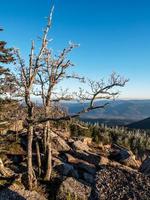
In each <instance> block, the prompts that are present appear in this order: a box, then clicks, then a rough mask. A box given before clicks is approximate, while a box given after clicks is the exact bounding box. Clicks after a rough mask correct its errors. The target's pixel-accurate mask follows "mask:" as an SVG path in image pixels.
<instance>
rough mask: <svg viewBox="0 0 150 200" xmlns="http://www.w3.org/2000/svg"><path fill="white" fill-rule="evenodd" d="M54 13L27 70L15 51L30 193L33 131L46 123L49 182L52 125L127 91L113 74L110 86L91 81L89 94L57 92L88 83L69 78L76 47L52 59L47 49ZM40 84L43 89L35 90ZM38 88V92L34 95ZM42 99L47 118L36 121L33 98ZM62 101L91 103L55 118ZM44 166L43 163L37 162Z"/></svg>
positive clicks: (75, 77) (74, 76)
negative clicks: (72, 83)
mask: <svg viewBox="0 0 150 200" xmlns="http://www.w3.org/2000/svg"><path fill="white" fill-rule="evenodd" d="M52 13H53V9H52V11H51V13H50V16H49V18H48V24H47V26H46V28H45V30H44V33H43V37H42V44H41V47H40V50H39V53H38V54H37V55H35V48H34V42H32V47H31V53H30V59H29V65H28V66H26V65H25V62H24V60H23V59H22V58H21V56H20V53H19V51H18V50H16V51H15V54H16V57H17V63H19V69H20V87H21V88H22V90H23V91H22V92H23V96H24V99H25V103H26V106H27V119H26V121H27V122H28V147H27V149H28V150H27V151H28V184H29V189H30V190H32V189H33V186H34V184H33V183H36V177H35V173H34V170H33V164H32V142H33V127H34V125H36V124H38V123H45V127H46V128H45V134H44V138H45V139H44V146H45V151H47V153H48V157H47V172H46V175H45V179H46V180H50V176H51V170H52V169H51V142H50V121H61V120H70V119H72V118H75V117H78V116H80V115H81V114H83V113H85V112H89V111H91V110H95V109H101V108H104V107H105V106H106V105H107V103H105V104H102V105H101V104H97V103H95V102H96V100H99V99H110V98H115V97H116V96H117V95H118V94H119V92H118V91H117V92H116V89H115V88H116V87H124V85H125V84H126V82H127V81H128V80H127V79H124V78H122V77H120V76H118V75H116V74H114V73H113V74H112V75H111V77H110V79H109V80H108V82H106V83H105V82H104V80H100V81H97V82H96V81H90V80H88V84H89V89H88V91H86V90H83V89H79V92H76V93H75V92H74V93H72V94H70V93H69V92H68V90H60V91H59V92H58V93H57V91H56V88H57V86H58V85H59V84H60V82H61V81H62V80H64V79H70V78H73V79H77V80H79V81H82V82H85V81H84V78H82V77H79V76H78V75H76V74H71V75H70V74H68V69H69V68H70V67H71V66H72V63H71V62H70V60H68V59H67V55H68V53H69V52H70V51H71V50H72V49H74V48H75V47H77V46H78V45H74V44H72V43H70V44H69V47H68V48H65V49H64V50H63V51H62V52H61V53H60V55H59V56H58V57H53V55H52V52H51V50H49V48H48V43H49V40H48V39H47V36H48V31H49V29H50V27H51V20H52ZM35 84H40V89H39V88H38V87H37V86H35ZM35 88H36V89H37V92H36V93H35ZM114 89H115V91H114ZM33 94H34V95H35V94H36V95H40V96H41V98H42V101H43V108H44V116H42V118H41V116H37V117H36V118H35V117H34V103H33V101H32V95H33ZM62 100H67V101H70V100H77V101H80V102H82V103H83V102H85V101H86V102H88V106H86V107H84V106H83V109H82V110H81V111H79V112H77V113H76V114H72V115H71V114H65V115H64V114H63V115H60V116H55V115H54V114H53V113H52V111H53V109H52V108H53V105H54V102H60V101H62ZM37 150H38V154H40V153H39V151H40V150H39V147H38V144H37ZM38 163H39V165H40V166H41V162H40V160H38Z"/></svg>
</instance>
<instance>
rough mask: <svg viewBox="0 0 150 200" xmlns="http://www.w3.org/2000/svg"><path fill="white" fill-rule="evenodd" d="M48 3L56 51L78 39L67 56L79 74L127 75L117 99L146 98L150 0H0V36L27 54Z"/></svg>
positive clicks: (149, 66) (149, 95)
mask: <svg viewBox="0 0 150 200" xmlns="http://www.w3.org/2000/svg"><path fill="white" fill-rule="evenodd" d="M52 4H54V5H55V12H54V17H53V26H52V30H51V32H50V38H53V42H52V44H51V45H52V48H54V49H55V51H57V50H58V51H59V50H61V49H62V48H63V47H64V46H66V45H67V42H68V41H69V40H71V41H75V42H77V43H80V45H81V46H80V48H79V49H76V50H74V52H73V53H72V54H71V58H72V61H73V62H74V63H75V64H76V71H77V72H78V73H81V74H83V75H85V76H89V77H90V78H92V79H98V78H99V77H100V78H101V77H107V76H108V75H109V74H111V72H112V71H116V72H118V73H119V74H121V75H124V76H125V77H127V78H129V79H130V82H129V83H128V84H127V86H126V87H125V88H124V89H123V90H122V94H121V96H120V97H121V98H150V1H149V0H53V1H50V0H13V1H10V0H5V1H4V0H0V26H2V27H3V28H4V29H5V31H4V32H3V33H0V34H1V39H5V40H7V41H8V46H15V47H18V48H20V49H21V52H22V54H23V56H24V57H25V58H27V56H28V54H29V47H30V43H31V40H32V39H35V41H36V42H37V46H38V44H39V41H38V39H37V36H40V35H41V31H42V28H43V27H44V25H45V23H46V19H45V17H46V16H47V15H48V13H49V10H50V5H52Z"/></svg>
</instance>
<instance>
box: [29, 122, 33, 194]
mask: <svg viewBox="0 0 150 200" xmlns="http://www.w3.org/2000/svg"><path fill="white" fill-rule="evenodd" d="M32 141H33V126H32V125H29V127H28V149H27V151H28V186H29V190H32V189H33V180H34V174H33V166H32Z"/></svg>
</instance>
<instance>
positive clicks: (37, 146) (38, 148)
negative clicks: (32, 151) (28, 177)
mask: <svg viewBox="0 0 150 200" xmlns="http://www.w3.org/2000/svg"><path fill="white" fill-rule="evenodd" d="M36 152H37V161H38V173H39V176H40V175H41V156H40V147H39V142H38V141H36Z"/></svg>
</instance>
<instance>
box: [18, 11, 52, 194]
mask: <svg viewBox="0 0 150 200" xmlns="http://www.w3.org/2000/svg"><path fill="white" fill-rule="evenodd" d="M52 13H53V9H52V11H51V13H50V16H49V17H48V23H47V26H46V28H45V30H44V33H43V37H42V43H41V46H40V50H39V53H38V54H37V55H35V53H34V50H35V47H34V41H33V42H32V46H31V53H30V58H29V65H28V66H26V65H25V62H24V60H23V59H22V58H21V56H20V53H19V51H18V50H15V54H16V59H17V63H19V69H20V86H21V87H22V89H23V96H24V99H25V103H26V106H27V119H26V121H27V122H28V147H27V149H28V185H29V189H30V190H32V189H33V186H34V185H33V183H34V184H35V185H36V177H35V174H34V170H33V165H32V142H33V123H32V122H33V112H34V103H33V102H32V99H31V95H32V88H33V86H34V83H35V78H36V76H37V73H38V70H39V68H40V67H41V58H42V55H43V53H44V51H45V49H46V47H47V45H48V39H47V35H48V31H49V29H50V27H51V20H52Z"/></svg>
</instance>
